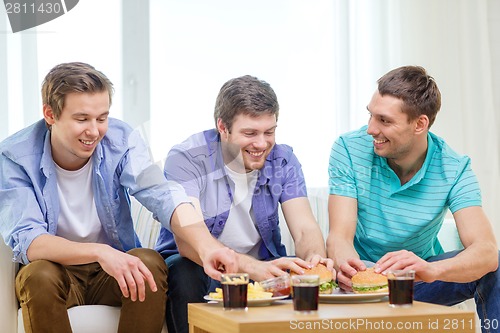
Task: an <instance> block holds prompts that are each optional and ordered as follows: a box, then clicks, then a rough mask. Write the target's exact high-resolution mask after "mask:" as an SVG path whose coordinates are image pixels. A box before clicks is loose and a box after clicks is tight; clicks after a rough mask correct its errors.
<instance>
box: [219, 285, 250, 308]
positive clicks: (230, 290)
mask: <svg viewBox="0 0 500 333" xmlns="http://www.w3.org/2000/svg"><path fill="white" fill-rule="evenodd" d="M247 291H248V284H246V283H245V284H222V296H223V300H224V308H228V309H244V308H246V307H247Z"/></svg>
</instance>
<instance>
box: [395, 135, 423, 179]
mask: <svg viewBox="0 0 500 333" xmlns="http://www.w3.org/2000/svg"><path fill="white" fill-rule="evenodd" d="M427 148H428V145H427V138H426V140H425V141H424V142H422V144H420V145H417V146H416V147H415V152H414V154H412V155H409V156H407V157H406V158H405V159H403V160H395V159H387V163H388V164H389V166H390V167H391V169H392V170H393V171H394V172H395V173H396V175H397V176H398V178H399V180H400V182H401V185H404V184H406V183H407V182H409V181H410V180H411V179H412V178H413V176H415V174H416V173H417V172H418V171H419V170H420V169H421V168H422V165H423V164H424V161H425V157H426V155H427Z"/></svg>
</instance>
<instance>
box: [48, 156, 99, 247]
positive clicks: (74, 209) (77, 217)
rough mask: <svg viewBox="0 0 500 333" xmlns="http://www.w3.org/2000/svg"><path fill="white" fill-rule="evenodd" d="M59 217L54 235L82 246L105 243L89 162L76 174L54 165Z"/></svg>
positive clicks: (90, 163)
mask: <svg viewBox="0 0 500 333" xmlns="http://www.w3.org/2000/svg"><path fill="white" fill-rule="evenodd" d="M56 174H57V191H58V194H59V206H60V214H59V220H58V223H57V232H56V235H57V236H60V237H63V238H66V239H68V240H71V241H75V242H81V243H107V237H106V234H105V232H104V230H103V228H102V225H101V221H100V220H99V216H98V215H97V210H96V207H95V202H94V191H93V190H92V159H89V162H88V163H87V164H85V166H83V167H82V168H81V169H79V170H76V171H68V170H64V169H63V168H61V167H60V166H58V165H57V164H56Z"/></svg>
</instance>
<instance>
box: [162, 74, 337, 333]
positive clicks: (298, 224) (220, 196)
mask: <svg viewBox="0 0 500 333" xmlns="http://www.w3.org/2000/svg"><path fill="white" fill-rule="evenodd" d="M278 111H279V105H278V101H277V98H276V95H275V93H274V91H273V89H272V88H271V86H270V85H269V84H268V83H266V82H264V81H261V80H259V79H257V78H255V77H252V76H248V75H247V76H243V77H239V78H235V79H232V80H229V81H228V82H226V83H225V84H224V85H223V86H222V88H221V90H220V92H219V95H218V97H217V101H216V105H215V113H214V120H215V125H216V128H215V129H211V130H207V131H205V132H202V133H198V134H194V135H192V136H191V137H189V138H188V139H187V140H186V141H184V142H183V143H181V144H179V145H176V146H174V147H173V148H172V150H171V151H170V152H169V154H168V157H167V160H166V162H165V169H164V172H165V175H166V177H167V179H168V180H170V181H174V182H176V183H178V184H180V185H181V186H182V187H183V188H184V189H185V190H186V193H187V195H188V196H189V197H190V199H191V200H192V201H193V203H194V205H195V207H196V208H197V211H198V212H199V214H200V215H202V216H203V219H204V220H205V224H206V227H207V230H209V231H210V233H211V234H212V236H213V237H214V238H217V240H218V241H219V242H220V243H221V244H224V245H226V246H228V247H230V248H232V249H233V250H235V251H236V252H237V254H238V258H239V263H240V265H239V269H238V271H240V272H246V273H249V275H250V278H251V279H253V280H255V281H261V280H264V279H268V278H272V277H274V276H279V275H282V274H285V272H284V271H285V270H292V271H295V272H297V273H299V274H300V273H302V272H303V269H304V268H307V267H310V266H314V265H317V264H318V263H319V262H321V263H325V264H327V267H329V268H330V269H332V267H333V262H332V261H331V260H328V259H325V258H324V257H325V255H326V252H325V244H324V239H323V237H322V234H321V231H320V229H319V226H318V224H317V223H316V221H315V219H314V216H313V214H312V211H311V208H310V206H309V201H308V199H307V192H306V184H305V181H304V176H303V174H302V169H301V165H300V163H299V161H298V160H297V157H296V156H295V155H294V154H293V152H292V149H291V148H290V147H289V146H286V145H281V144H276V143H275V132H276V127H277V120H278ZM279 204H281V208H282V210H283V214H284V217H285V219H286V223H287V225H288V228H289V230H290V232H291V234H292V237H293V239H294V242H295V253H296V255H297V257H296V258H284V257H285V256H286V255H287V252H286V249H285V247H284V245H283V244H282V243H281V232H280V225H279V217H278V206H279ZM176 241H177V246H178V248H179V251H180V254H182V255H184V254H185V253H189V248H186V246H184V244H183V242H180V241H179V240H178V239H176ZM156 249H157V250H158V251H159V252H160V253H161V254H162V255H163V256H164V257H165V258H166V262H167V265H168V267H169V280H168V281H169V301H168V304H167V324H168V329H169V332H187V330H188V325H187V303H188V302H203V296H204V295H206V294H207V293H208V291H209V290H211V289H212V288H213V286H212V287H211V286H210V285H211V282H212V281H211V279H210V278H209V277H207V276H206V275H205V274H204V273H203V271H202V270H201V269H200V266H198V265H197V264H196V262H197V261H196V260H195V261H194V262H193V261H191V260H187V259H184V258H182V257H181V256H180V255H179V254H177V248H176V242H175V240H174V238H173V236H172V234H171V233H170V232H169V231H168V230H166V229H162V230H161V232H160V237H159V240H158V243H157V247H156ZM186 251H187V252H186Z"/></svg>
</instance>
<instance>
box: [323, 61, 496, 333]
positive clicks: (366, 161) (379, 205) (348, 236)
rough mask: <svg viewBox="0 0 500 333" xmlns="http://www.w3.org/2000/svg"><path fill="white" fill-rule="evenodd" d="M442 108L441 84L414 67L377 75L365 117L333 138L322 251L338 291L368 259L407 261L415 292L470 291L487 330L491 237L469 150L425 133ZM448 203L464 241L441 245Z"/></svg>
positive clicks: (452, 294) (454, 296)
mask: <svg viewBox="0 0 500 333" xmlns="http://www.w3.org/2000/svg"><path fill="white" fill-rule="evenodd" d="M440 107H441V95H440V92H439V89H438V87H437V85H436V83H435V81H434V79H433V78H432V77H430V76H429V75H428V74H427V73H426V71H425V70H424V69H423V68H421V67H414V66H408V67H401V68H397V69H395V70H393V71H390V72H389V73H387V74H386V75H384V76H383V77H382V78H380V79H379V81H378V89H377V91H375V93H374V95H373V97H372V100H371V101H370V103H369V105H368V107H367V108H368V112H369V114H370V120H369V123H368V126H364V127H362V128H361V129H360V130H356V131H353V132H350V133H347V134H344V135H342V136H341V137H340V138H339V139H338V140H337V141H336V142H335V143H334V145H333V147H332V151H331V155H330V165H329V176H330V178H329V179H330V181H329V187H330V198H329V216H330V233H329V237H328V239H327V250H328V255H329V256H330V257H331V258H333V259H334V260H335V264H336V267H338V276H337V277H338V282H339V284H340V286H341V287H342V288H344V289H346V290H351V287H352V283H351V277H352V276H353V275H354V274H355V273H356V272H357V271H359V270H365V269H366V264H367V263H368V264H370V263H371V264H375V267H376V271H377V272H386V271H387V270H389V269H412V270H415V272H416V280H417V281H418V282H417V283H416V284H415V293H414V297H415V299H416V300H419V301H425V302H431V303H437V304H444V305H453V304H457V303H460V302H462V301H464V300H466V299H469V298H472V297H474V298H475V300H476V303H477V310H478V314H479V318H480V319H481V320H482V328H483V331H485V332H490V330H489V329H488V327H489V328H490V329H491V328H493V327H498V325H497V324H498V320H499V319H500V313H499V307H498V306H499V300H500V292H499V286H498V270H497V268H498V248H497V243H496V240H495V237H494V235H493V231H492V228H491V225H490V222H489V221H488V219H487V217H486V216H485V214H484V212H483V209H482V208H481V193H480V189H479V185H478V182H477V179H476V177H475V175H474V173H473V171H472V169H471V166H470V159H469V158H468V157H467V156H460V155H458V154H457V153H455V152H454V151H453V150H452V149H451V148H450V147H449V146H448V145H447V144H446V143H445V142H444V141H443V139H441V138H439V137H437V136H436V135H434V134H433V133H430V132H429V128H430V126H431V125H432V124H433V123H434V120H435V118H436V114H437V112H438V111H439V109H440ZM448 209H449V210H450V211H451V212H452V213H453V217H454V219H455V222H456V225H457V229H458V233H459V235H460V239H461V241H462V243H463V245H464V247H465V249H464V250H462V251H454V252H451V253H443V252H444V251H443V248H442V247H441V244H440V243H439V240H438V238H437V234H438V232H439V229H440V228H441V225H442V223H443V219H444V217H445V215H446V213H447V211H448ZM363 260H364V262H363ZM495 322H496V324H495ZM495 331H496V330H495Z"/></svg>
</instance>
